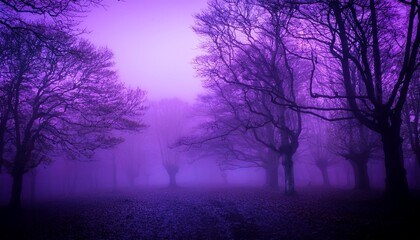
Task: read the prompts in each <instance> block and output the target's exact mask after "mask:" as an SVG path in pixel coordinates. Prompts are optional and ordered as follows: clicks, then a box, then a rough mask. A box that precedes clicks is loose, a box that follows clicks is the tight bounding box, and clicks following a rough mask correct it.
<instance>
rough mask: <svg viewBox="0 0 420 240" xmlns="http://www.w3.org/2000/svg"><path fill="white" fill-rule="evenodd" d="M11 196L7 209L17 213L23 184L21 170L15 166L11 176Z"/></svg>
mask: <svg viewBox="0 0 420 240" xmlns="http://www.w3.org/2000/svg"><path fill="white" fill-rule="evenodd" d="M12 177H13V183H12V194H11V198H10V202H9V208H10V210H12V211H13V212H17V211H19V210H20V208H21V199H20V198H21V195H22V184H23V169H22V168H20V167H18V166H16V167H15V169H14V171H13V174H12Z"/></svg>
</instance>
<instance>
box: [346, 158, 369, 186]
mask: <svg viewBox="0 0 420 240" xmlns="http://www.w3.org/2000/svg"><path fill="white" fill-rule="evenodd" d="M367 162H368V161H367V159H351V160H350V163H351V166H352V168H353V173H354V188H355V189H358V190H368V189H370V181H369V174H368V169H367Z"/></svg>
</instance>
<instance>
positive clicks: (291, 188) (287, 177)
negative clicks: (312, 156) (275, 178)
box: [283, 154, 295, 195]
mask: <svg viewBox="0 0 420 240" xmlns="http://www.w3.org/2000/svg"><path fill="white" fill-rule="evenodd" d="M292 156H293V155H292V154H285V155H284V159H283V168H284V181H285V185H284V187H285V189H284V190H285V191H284V192H285V194H286V195H293V194H294V193H295V179H294V178H295V177H294V174H293V158H292Z"/></svg>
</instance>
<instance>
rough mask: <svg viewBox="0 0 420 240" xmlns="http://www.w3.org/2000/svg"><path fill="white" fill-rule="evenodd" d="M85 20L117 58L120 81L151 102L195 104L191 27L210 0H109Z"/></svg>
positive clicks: (196, 85)
mask: <svg viewBox="0 0 420 240" xmlns="http://www.w3.org/2000/svg"><path fill="white" fill-rule="evenodd" d="M105 4H106V5H107V7H106V9H104V8H97V9H94V10H93V11H92V12H90V13H89V15H88V16H87V17H86V18H85V19H84V23H83V26H84V27H86V28H87V29H88V30H90V31H91V32H90V34H89V35H88V36H87V38H88V39H90V40H91V41H92V42H93V43H95V44H97V45H99V46H107V47H108V48H110V49H111V50H112V51H113V52H114V54H115V61H116V67H117V69H118V72H119V75H120V77H121V79H122V80H123V81H125V82H127V83H128V84H129V85H131V86H139V87H141V88H142V89H144V90H146V91H147V92H148V98H149V99H151V100H156V99H160V98H171V97H179V98H181V99H184V100H189V101H191V100H193V99H194V97H195V96H196V94H197V93H199V92H200V91H201V84H200V80H199V79H198V78H197V77H195V72H194V70H193V66H192V64H191V61H192V60H193V58H194V56H196V55H197V54H199V50H198V38H197V36H196V35H195V34H194V32H193V31H192V29H191V26H192V25H193V24H194V19H193V14H195V13H198V12H199V11H200V10H201V9H203V8H205V6H206V0H125V1H117V0H106V1H105Z"/></svg>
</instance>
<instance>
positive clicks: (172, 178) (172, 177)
mask: <svg viewBox="0 0 420 240" xmlns="http://www.w3.org/2000/svg"><path fill="white" fill-rule="evenodd" d="M166 171H167V172H168V175H169V187H170V188H176V187H177V184H176V174H177V173H178V166H172V165H171V166H167V167H166Z"/></svg>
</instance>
